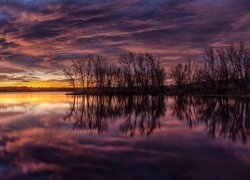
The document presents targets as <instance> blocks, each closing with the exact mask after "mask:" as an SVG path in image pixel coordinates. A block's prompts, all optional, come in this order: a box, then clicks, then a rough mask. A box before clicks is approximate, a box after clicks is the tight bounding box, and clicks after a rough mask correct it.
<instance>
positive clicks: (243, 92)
mask: <svg viewBox="0 0 250 180" xmlns="http://www.w3.org/2000/svg"><path fill="white" fill-rule="evenodd" d="M74 91H76V92H74ZM22 92H27V93H28V92H65V94H66V95H78V96H80V95H104V96H105V95H107V96H110V95H114V96H115V95H118V96H119V95H121V96H123V95H124V96H129V95H131V96H133V95H152V96H158V95H159V96H221V97H223V96H225V97H227V96H238V97H239V96H244V97H246V96H247V97H248V96H249V97H250V88H242V89H228V90H227V91H226V92H223V93H220V92H217V91H216V90H215V89H211V88H205V87H200V88H197V87H190V86H184V87H177V86H165V87H162V88H158V87H151V88H150V89H143V88H133V89H128V88H82V89H76V90H74V89H73V88H30V87H10V88H7V87H1V88H0V93H22Z"/></svg>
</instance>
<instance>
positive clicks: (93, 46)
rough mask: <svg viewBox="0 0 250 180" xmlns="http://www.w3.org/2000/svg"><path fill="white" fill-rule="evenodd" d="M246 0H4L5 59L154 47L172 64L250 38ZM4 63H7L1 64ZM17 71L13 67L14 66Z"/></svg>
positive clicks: (0, 30)
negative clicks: (209, 49) (216, 46)
mask: <svg viewBox="0 0 250 180" xmlns="http://www.w3.org/2000/svg"><path fill="white" fill-rule="evenodd" d="M249 8H250V1H246V0H240V1H239V0H237V1H236V0H221V1H216V0H155V1H151V0H128V1H122V0H114V1H108V0H102V1H101V0H92V1H90V0H73V1H68V0H36V1H35V0H18V1H17V0H9V1H0V25H1V26H0V46H1V50H0V52H1V54H0V55H1V59H2V60H3V61H2V64H3V65H2V66H3V67H4V68H6V69H12V67H9V66H10V65H9V64H8V63H11V64H13V65H15V66H17V68H18V67H19V69H21V68H26V70H30V71H33V70H34V69H40V70H41V71H42V70H43V69H44V68H45V67H46V70H51V72H53V71H57V68H59V67H60V68H61V67H62V66H65V64H67V62H68V60H69V59H71V58H72V57H75V56H81V55H86V54H97V53H101V54H103V55H106V56H110V57H111V60H110V61H112V60H114V59H115V57H116V56H117V55H119V54H120V53H124V52H127V51H136V52H140V51H148V52H152V53H153V54H155V55H156V56H159V57H161V59H162V62H163V63H165V65H166V66H167V65H168V64H171V63H174V62H176V61H177V60H178V61H179V60H181V59H186V58H187V57H189V56H191V57H195V58H197V59H198V58H199V57H200V55H201V53H203V49H204V48H206V47H208V46H211V45H224V44H228V43H231V42H235V41H244V42H246V43H249V42H250V36H249V35H250V30H249V26H250V13H249ZM0 66H1V64H0ZM11 72H13V71H11Z"/></svg>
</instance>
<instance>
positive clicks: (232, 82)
mask: <svg viewBox="0 0 250 180" xmlns="http://www.w3.org/2000/svg"><path fill="white" fill-rule="evenodd" d="M204 60H205V62H204V64H203V65H201V66H200V67H199V66H198V65H197V64H195V63H193V62H192V60H188V61H187V62H186V63H183V64H178V65H176V66H175V67H173V68H172V69H171V72H170V77H171V78H172V79H173V82H174V83H175V84H176V85H177V86H178V87H179V88H180V87H185V85H189V84H192V85H193V86H194V87H196V88H198V87H199V86H200V87H201V86H202V87H203V88H204V87H207V88H211V89H215V90H216V91H217V92H225V91H226V90H228V89H230V88H242V87H246V86H247V85H248V84H249V82H250V47H248V46H246V45H244V44H243V43H240V44H232V45H230V46H223V47H211V48H209V49H207V50H206V53H205V57H204ZM195 85H196V86H195Z"/></svg>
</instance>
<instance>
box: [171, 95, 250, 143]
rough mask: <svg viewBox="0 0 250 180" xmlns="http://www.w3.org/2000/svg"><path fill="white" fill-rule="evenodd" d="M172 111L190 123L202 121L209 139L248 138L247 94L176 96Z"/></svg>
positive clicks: (249, 106) (190, 124) (249, 122)
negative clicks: (244, 95)
mask: <svg viewBox="0 0 250 180" xmlns="http://www.w3.org/2000/svg"><path fill="white" fill-rule="evenodd" d="M174 99H175V103H174V105H173V107H172V115H174V116H176V117H177V118H178V119H180V120H184V121H186V122H187V124H188V126H189V127H191V128H192V127H193V126H196V125H198V124H199V123H203V124H205V126H206V129H207V132H208V136H209V137H211V138H212V139H214V138H216V137H222V138H224V139H230V140H232V141H233V142H236V141H242V142H243V143H246V142H247V139H248V137H249V135H250V104H249V102H250V98H246V97H245V98H244V97H241V98H229V97H194V96H177V97H174Z"/></svg>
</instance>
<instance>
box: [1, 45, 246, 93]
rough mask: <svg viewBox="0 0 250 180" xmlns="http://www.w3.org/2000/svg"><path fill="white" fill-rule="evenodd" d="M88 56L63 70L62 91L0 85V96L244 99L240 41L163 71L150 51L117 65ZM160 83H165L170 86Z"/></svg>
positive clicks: (132, 55)
mask: <svg viewBox="0 0 250 180" xmlns="http://www.w3.org/2000/svg"><path fill="white" fill-rule="evenodd" d="M110 62H111V61H108V59H107V57H104V56H101V55H88V56H83V57H78V58H75V59H73V60H72V64H71V65H70V66H69V67H67V68H65V69H64V73H65V76H66V78H65V81H67V82H68V83H69V86H67V87H59V88H55V87H47V88H45V87H40V88H34V87H0V92H55V91H62V92H67V94H69V95H171V96H174V95H205V96H206V95H215V96H216V95H228V96H242V95H243V96H244V95H250V47H249V46H247V45H245V44H243V43H234V44H231V45H229V46H222V47H210V48H208V49H205V53H204V55H203V60H202V61H196V63H195V61H193V60H192V59H190V58H189V59H188V60H187V61H186V62H184V63H180V64H177V65H176V66H174V67H172V68H171V69H169V70H167V71H166V69H165V68H164V67H163V65H162V64H161V62H162V61H160V59H157V58H155V57H154V56H153V55H152V54H150V53H133V52H129V53H127V54H122V55H120V57H119V58H118V60H117V63H113V64H110ZM166 82H171V83H170V84H169V83H168V84H167V83H166Z"/></svg>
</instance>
